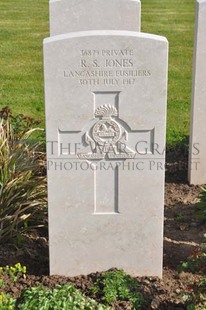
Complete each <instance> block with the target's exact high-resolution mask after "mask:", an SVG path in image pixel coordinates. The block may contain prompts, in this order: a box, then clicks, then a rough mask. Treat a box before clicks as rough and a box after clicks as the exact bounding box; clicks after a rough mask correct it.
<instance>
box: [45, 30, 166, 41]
mask: <svg viewBox="0 0 206 310" xmlns="http://www.w3.org/2000/svg"><path fill="white" fill-rule="evenodd" d="M86 36H88V37H92V36H108V37H109V36H122V37H136V38H145V39H150V40H155V41H162V42H165V43H168V40H167V38H166V37H164V36H159V35H156V34H150V33H144V32H136V31H122V30H91V31H78V32H70V33H66V34H60V35H57V36H52V37H48V38H45V39H44V40H43V44H46V43H52V42H56V41H61V40H64V39H72V38H80V37H86Z"/></svg>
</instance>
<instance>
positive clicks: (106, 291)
mask: <svg viewBox="0 0 206 310" xmlns="http://www.w3.org/2000/svg"><path fill="white" fill-rule="evenodd" d="M91 292H92V293H93V294H94V296H99V297H100V298H101V299H102V301H104V302H106V304H108V305H112V304H113V303H114V302H116V301H129V302H130V303H131V305H132V307H133V308H134V309H141V306H142V305H143V303H144V300H143V296H142V294H141V293H140V292H139V284H138V282H137V281H136V280H135V279H133V278H132V277H130V276H129V275H127V274H126V273H125V272H124V271H123V270H115V271H107V272H105V274H104V275H103V276H101V277H100V278H99V279H98V280H97V281H96V283H95V284H94V286H93V287H92V288H91Z"/></svg>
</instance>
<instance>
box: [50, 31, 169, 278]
mask: <svg viewBox="0 0 206 310" xmlns="http://www.w3.org/2000/svg"><path fill="white" fill-rule="evenodd" d="M167 57H168V43H167V40H166V39H165V38H163V37H160V36H153V35H148V34H142V33H138V32H137V33H135V32H128V31H88V32H78V33H71V34H67V35H60V36H56V37H51V38H48V39H45V41H44V65H45V98H46V123H47V159H48V193H49V196H48V201H49V240H50V272H51V274H60V275H70V276H74V275H78V274H88V273H91V272H95V271H103V270H108V269H109V268H112V267H117V268H123V269H124V270H125V271H126V272H128V273H129V274H131V275H139V276H146V275H148V276H160V277H161V274H162V247H163V205H164V203H163V201H164V175H165V171H164V160H165V154H164V146H165V123H166V99H167V98H166V97H167V95H166V94H167Z"/></svg>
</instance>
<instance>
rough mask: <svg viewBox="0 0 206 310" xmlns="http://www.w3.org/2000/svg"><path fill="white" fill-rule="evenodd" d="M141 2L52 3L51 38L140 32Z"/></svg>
mask: <svg viewBox="0 0 206 310" xmlns="http://www.w3.org/2000/svg"><path fill="white" fill-rule="evenodd" d="M140 23H141V3H140V1H139V0H52V1H51V0H50V35H51V36H54V35H58V34H63V33H68V32H75V31H87V30H129V31H140Z"/></svg>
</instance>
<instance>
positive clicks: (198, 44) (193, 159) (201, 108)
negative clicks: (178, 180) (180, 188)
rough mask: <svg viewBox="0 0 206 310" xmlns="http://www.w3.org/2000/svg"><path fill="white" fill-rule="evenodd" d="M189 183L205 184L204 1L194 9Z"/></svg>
mask: <svg viewBox="0 0 206 310" xmlns="http://www.w3.org/2000/svg"><path fill="white" fill-rule="evenodd" d="M189 182H190V184H196V185H198V184H206V0H199V1H197V9H196V33H195V49H194V64H193V90H192V108H191V128H190V156H189Z"/></svg>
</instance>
